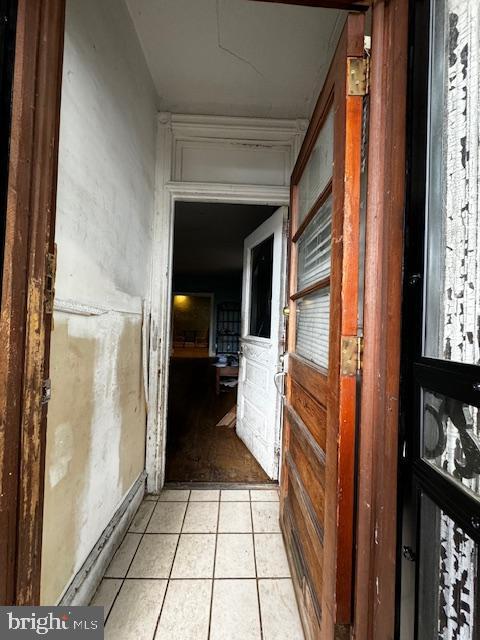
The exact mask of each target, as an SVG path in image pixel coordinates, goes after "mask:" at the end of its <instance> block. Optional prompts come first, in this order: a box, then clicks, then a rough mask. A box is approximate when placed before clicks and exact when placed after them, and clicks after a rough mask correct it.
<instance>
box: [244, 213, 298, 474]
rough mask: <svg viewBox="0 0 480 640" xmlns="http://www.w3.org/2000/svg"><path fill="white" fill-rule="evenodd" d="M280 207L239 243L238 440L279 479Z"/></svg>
mask: <svg viewBox="0 0 480 640" xmlns="http://www.w3.org/2000/svg"><path fill="white" fill-rule="evenodd" d="M287 212H288V210H287V207H280V209H277V211H275V213H274V214H273V215H272V216H271V217H270V218H268V220H265V222H264V223H263V224H261V225H260V226H259V227H258V228H257V229H255V231H254V232H253V233H251V234H250V235H249V236H248V237H247V238H245V241H244V253H243V288H242V327H241V339H240V375H239V381H238V400H237V402H238V410H237V435H238V436H239V437H240V438H241V439H242V440H243V442H245V444H246V445H247V447H248V448H249V449H250V451H251V452H252V454H253V455H254V456H255V458H256V459H257V460H258V462H259V464H260V465H261V466H262V468H263V469H264V470H265V472H266V473H267V474H268V476H269V477H270V478H272V479H273V480H277V479H278V455H277V451H279V450H280V447H279V444H280V420H281V408H282V407H281V397H280V395H279V394H278V392H277V389H276V386H275V374H276V373H277V372H278V370H279V367H280V366H281V365H280V364H279V363H280V355H281V354H282V353H283V347H284V344H285V336H284V322H283V315H282V307H283V305H284V303H285V286H284V285H285V283H284V280H285V247H284V245H285V244H286V243H285V235H284V233H283V230H284V223H285V221H286V218H287Z"/></svg>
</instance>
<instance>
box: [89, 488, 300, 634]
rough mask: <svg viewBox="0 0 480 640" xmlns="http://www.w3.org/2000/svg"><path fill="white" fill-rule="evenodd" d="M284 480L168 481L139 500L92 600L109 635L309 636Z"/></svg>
mask: <svg viewBox="0 0 480 640" xmlns="http://www.w3.org/2000/svg"><path fill="white" fill-rule="evenodd" d="M278 506H279V505H278V494H277V491H276V490H271V489H265V490H253V489H252V490H247V489H238V490H233V489H231V490H222V491H219V490H212V489H205V490H201V489H195V490H192V491H190V490H176V489H175V490H166V491H163V492H162V494H161V495H160V496H159V497H158V499H157V497H155V496H148V497H147V498H146V499H145V501H144V502H143V503H142V504H141V505H140V508H139V509H138V512H137V514H136V516H135V518H134V520H133V522H132V525H131V527H130V530H129V532H128V533H127V534H126V536H125V538H124V540H123V542H122V544H121V545H120V547H119V548H118V550H117V552H116V554H115V556H114V557H113V560H112V562H111V563H110V566H109V567H108V569H107V571H106V573H105V577H104V579H103V580H102V583H101V584H100V587H99V588H98V590H97V593H96V594H95V597H94V598H93V600H92V604H95V605H99V606H103V607H104V608H105V618H106V627H105V638H106V639H107V640H110V639H112V640H113V639H115V640H303V637H304V636H303V633H302V628H301V624H300V618H299V615H298V609H297V603H296V600H295V595H294V591H293V585H292V581H291V578H290V571H289V567H288V562H287V557H286V554H285V548H284V545H283V539H282V535H281V533H280V528H279V526H278Z"/></svg>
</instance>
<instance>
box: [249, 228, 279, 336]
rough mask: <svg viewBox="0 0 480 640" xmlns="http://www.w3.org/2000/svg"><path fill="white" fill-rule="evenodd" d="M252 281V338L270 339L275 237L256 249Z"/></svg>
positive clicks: (252, 264)
mask: <svg viewBox="0 0 480 640" xmlns="http://www.w3.org/2000/svg"><path fill="white" fill-rule="evenodd" d="M250 259H251V269H252V280H251V285H250V331H249V334H250V335H251V336H257V337H259V338H270V330H271V322H272V273H273V272H272V266H273V236H270V237H269V238H267V239H266V240H264V241H263V242H261V243H260V244H257V246H256V247H253V249H252V251H251V254H250Z"/></svg>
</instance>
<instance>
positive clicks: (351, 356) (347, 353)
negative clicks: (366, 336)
mask: <svg viewBox="0 0 480 640" xmlns="http://www.w3.org/2000/svg"><path fill="white" fill-rule="evenodd" d="M362 365H363V337H362V336H342V352H341V357H340V375H342V376H355V375H357V373H359V372H360V371H361V370H362Z"/></svg>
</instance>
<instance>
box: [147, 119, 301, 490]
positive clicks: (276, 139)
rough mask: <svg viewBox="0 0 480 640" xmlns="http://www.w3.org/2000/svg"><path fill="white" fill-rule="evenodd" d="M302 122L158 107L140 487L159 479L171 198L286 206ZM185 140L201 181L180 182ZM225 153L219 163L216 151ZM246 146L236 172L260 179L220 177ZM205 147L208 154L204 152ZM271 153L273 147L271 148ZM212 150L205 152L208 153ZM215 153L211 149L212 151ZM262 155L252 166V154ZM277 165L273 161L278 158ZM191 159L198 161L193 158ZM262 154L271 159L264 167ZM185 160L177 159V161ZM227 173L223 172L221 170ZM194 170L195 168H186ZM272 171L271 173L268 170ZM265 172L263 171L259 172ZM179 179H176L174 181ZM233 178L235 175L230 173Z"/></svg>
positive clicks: (153, 486) (156, 484)
mask: <svg viewBox="0 0 480 640" xmlns="http://www.w3.org/2000/svg"><path fill="white" fill-rule="evenodd" d="M307 124H308V123H307V121H305V120H270V119H259V118H230V117H223V116H220V117H217V116H195V115H177V114H170V113H160V114H159V115H158V129H157V166H156V185H155V191H156V195H155V226H154V248H153V256H152V269H151V280H150V282H151V289H150V309H151V323H150V351H149V383H148V384H149V390H148V398H149V403H148V418H147V448H146V470H147V474H148V475H147V490H148V492H149V493H158V492H159V491H160V490H161V488H162V487H163V484H164V480H165V444H166V425H167V405H168V369H169V354H170V340H171V336H170V329H171V328H170V312H171V298H172V290H171V286H172V285H171V280H172V277H171V276H172V263H173V226H174V215H175V202H177V201H190V202H225V203H232V204H234V203H242V204H259V205H274V206H277V207H280V206H282V205H288V204H289V200H290V188H289V182H290V172H291V169H292V167H293V166H294V163H295V160H296V157H297V155H298V151H299V150H300V147H301V144H302V140H303V137H304V135H305V131H306V128H307ZM187 143H188V144H189V145H190V148H195V149H196V150H202V149H203V150H205V152H206V156H205V157H206V158H207V159H208V160H209V162H210V165H209V170H208V180H184V179H182V175H184V174H185V172H184V170H183V168H182V166H181V164H180V165H179V160H178V156H179V153H183V151H182V150H183V149H184V148H185V145H187ZM225 149H228V150H229V151H228V153H226V155H225V156H224V157H225V163H222V162H221V160H222V155H221V154H222V153H223V152H224V151H225ZM239 149H241V150H242V153H243V151H247V152H248V153H249V154H251V155H249V156H248V157H249V159H250V160H251V161H252V162H253V164H252V165H251V168H253V171H250V173H249V170H248V167H247V169H245V165H243V168H242V172H239V175H240V177H244V176H247V177H248V176H249V175H252V174H255V176H257V173H261V172H262V171H263V172H264V175H265V176H266V177H265V182H270V183H273V184H256V183H255V184H252V183H249V182H238V181H236V180H233V181H232V180H226V179H225V176H228V175H232V171H233V172H234V170H235V165H233V166H230V168H228V167H227V168H225V165H226V164H228V162H232V161H233V162H235V157H236V156H235V153H236V152H237V151H238V150H239ZM212 150H213V152H212ZM277 152H278V153H277ZM212 153H213V155H212ZM215 154H219V155H215ZM257 155H258V157H259V158H260V156H261V157H262V159H261V162H260V163H259V171H258V172H255V164H254V163H255V159H256V157H257ZM280 156H281V157H282V158H283V159H284V164H283V165H279V164H278V158H279V157H280ZM195 157H196V158H197V160H196V161H197V163H198V162H199V156H198V155H197V156H195ZM269 158H271V159H272V163H271V165H270V164H269ZM184 160H185V158H183V159H182V162H183V161H184ZM229 172H230V173H229ZM186 173H187V174H188V175H189V176H192V175H195V173H196V169H195V168H193V169H192V168H191V167H190V169H189V170H188V172H186ZM273 174H274V175H273ZM269 175H270V176H273V177H271V178H270V177H268V178H267V176H269ZM179 177H180V179H179ZM234 177H236V176H234Z"/></svg>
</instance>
